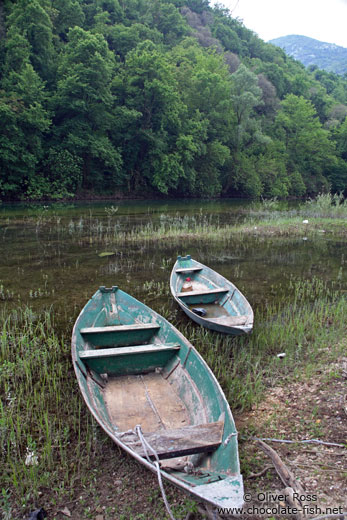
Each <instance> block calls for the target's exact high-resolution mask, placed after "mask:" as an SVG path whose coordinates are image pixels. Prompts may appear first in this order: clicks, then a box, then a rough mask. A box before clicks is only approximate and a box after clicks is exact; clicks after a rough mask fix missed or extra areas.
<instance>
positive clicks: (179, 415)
mask: <svg viewBox="0 0 347 520" xmlns="http://www.w3.org/2000/svg"><path fill="white" fill-rule="evenodd" d="M104 396H105V402H106V406H107V409H108V413H109V415H110V418H111V420H112V422H113V424H114V425H115V426H117V427H118V431H127V430H129V429H133V428H135V426H136V425H137V424H140V425H141V428H142V431H143V432H155V431H158V430H162V429H173V428H182V427H184V426H188V425H189V416H188V412H187V409H186V408H185V406H184V404H183V403H182V401H181V400H180V399H179V397H178V396H177V395H176V393H175V392H174V391H173V388H172V386H171V385H170V383H169V382H168V381H167V380H165V379H164V378H163V377H162V375H161V374H157V373H154V372H151V373H149V374H143V375H131V376H119V377H114V378H111V379H109V381H108V383H107V385H106V388H105V390H104Z"/></svg>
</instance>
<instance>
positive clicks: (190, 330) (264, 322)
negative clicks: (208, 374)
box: [183, 278, 347, 410]
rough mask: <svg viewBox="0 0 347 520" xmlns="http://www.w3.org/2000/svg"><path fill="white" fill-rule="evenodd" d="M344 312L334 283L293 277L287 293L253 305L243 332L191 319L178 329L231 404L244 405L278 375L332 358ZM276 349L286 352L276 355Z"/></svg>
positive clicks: (296, 372)
mask: <svg viewBox="0 0 347 520" xmlns="http://www.w3.org/2000/svg"><path fill="white" fill-rule="evenodd" d="M346 313H347V300H346V298H345V296H344V293H343V292H340V291H339V285H338V283H337V284H327V283H326V282H323V281H322V280H320V279H318V278H313V279H312V280H295V279H292V281H291V284H290V290H289V294H288V292H287V293H286V294H283V295H282V297H281V298H280V299H279V300H278V302H277V303H276V304H273V305H268V306H267V307H266V308H264V309H259V310H258V309H255V327H254V330H253V332H252V334H250V335H248V336H239V337H232V336H225V335H222V334H215V333H213V332H210V331H208V330H207V329H203V328H201V327H196V326H194V325H193V324H191V323H189V324H188V325H186V327H185V329H184V331H183V333H184V334H185V335H186V337H187V338H188V339H189V340H190V341H191V342H192V343H193V344H194V345H195V346H196V347H197V348H198V350H199V351H200V353H201V354H202V356H203V357H204V359H205V360H206V362H207V363H208V364H209V366H210V367H211V368H212V370H213V372H214V373H215V375H216V377H217V379H218V380H219V382H220V383H221V385H222V387H223V389H224V391H225V393H226V396H227V398H228V400H229V403H230V405H231V408H232V409H233V410H237V409H239V410H246V409H249V408H250V407H251V406H252V405H253V404H255V403H257V402H260V401H261V399H262V396H263V394H264V391H265V389H266V388H267V387H268V386H272V385H273V384H276V381H278V379H279V378H281V379H283V378H289V379H291V378H294V377H302V374H303V372H304V371H303V367H308V366H311V367H312V369H313V371H314V367H315V366H316V362H317V359H320V358H321V357H322V355H323V354H324V355H327V356H332V357H333V358H334V357H335V356H336V355H337V354H336V348H337V345H338V342H339V339H340V338H341V336H343V335H344V334H345V316H346ZM327 345H330V348H329V349H327ZM279 353H285V357H284V358H282V359H281V358H278V357H277V354H279Z"/></svg>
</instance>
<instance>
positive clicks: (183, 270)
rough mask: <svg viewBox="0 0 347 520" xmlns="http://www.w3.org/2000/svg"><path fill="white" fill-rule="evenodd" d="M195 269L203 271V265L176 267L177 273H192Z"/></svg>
mask: <svg viewBox="0 0 347 520" xmlns="http://www.w3.org/2000/svg"><path fill="white" fill-rule="evenodd" d="M193 271H202V267H180V268H179V269H176V270H175V272H176V273H179V274H180V273H190V272H193Z"/></svg>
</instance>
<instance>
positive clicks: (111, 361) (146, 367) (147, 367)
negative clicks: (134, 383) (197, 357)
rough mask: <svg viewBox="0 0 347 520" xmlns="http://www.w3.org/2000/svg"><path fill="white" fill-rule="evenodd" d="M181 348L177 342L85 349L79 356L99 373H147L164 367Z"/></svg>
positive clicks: (115, 374) (116, 374)
mask: <svg viewBox="0 0 347 520" xmlns="http://www.w3.org/2000/svg"><path fill="white" fill-rule="evenodd" d="M179 349H180V346H179V345H175V344H166V345H164V344H152V345H135V346H131V347H115V348H105V349H102V348H100V349H93V350H83V351H81V352H79V357H80V359H81V361H83V363H85V364H86V365H87V366H88V367H89V368H90V369H91V370H94V371H95V372H96V373H97V374H108V375H114V376H118V375H130V374H145V373H148V372H154V371H155V370H156V369H157V368H162V367H164V366H165V365H166V363H167V362H168V361H169V359H171V358H172V357H173V356H174V355H175V354H176V353H177V352H178V351H179Z"/></svg>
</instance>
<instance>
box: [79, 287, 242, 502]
mask: <svg viewBox="0 0 347 520" xmlns="http://www.w3.org/2000/svg"><path fill="white" fill-rule="evenodd" d="M72 359H73V365H74V369H75V372H76V376H77V380H78V383H79V386H80V390H81V392H82V395H83V397H84V400H85V402H86V404H87V406H88V408H89V410H90V411H91V413H92V414H93V416H94V417H95V419H96V420H97V421H98V423H99V424H100V426H101V427H102V428H103V429H104V430H105V432H106V433H107V434H108V435H109V436H110V437H111V438H112V439H113V440H114V442H116V443H117V444H118V445H119V446H121V447H122V448H123V449H124V450H125V451H127V452H128V453H129V454H131V455H132V456H133V457H134V458H135V459H136V460H137V461H139V462H141V463H142V464H143V465H144V466H146V467H147V468H148V469H149V470H151V471H153V472H155V471H156V470H157V469H156V465H155V464H156V463H155V462H153V460H155V458H156V457H158V459H160V472H161V475H162V476H163V477H165V478H166V479H167V480H168V481H170V482H171V483H173V484H175V485H176V486H178V487H180V488H181V489H183V490H184V491H186V492H188V493H190V494H191V495H193V496H194V497H195V498H196V499H197V500H198V501H202V502H207V503H209V504H210V505H213V506H218V507H240V506H242V503H243V498H242V497H243V484H242V476H241V475H240V467H239V458H238V445H237V433H236V429H235V424H234V421H233V417H232V414H231V411H230V407H229V404H228V402H227V400H226V398H225V396H224V394H223V392H222V390H221V388H220V386H219V384H218V382H217V380H216V378H215V377H214V375H213V374H212V372H211V370H210V369H209V367H208V366H207V365H206V363H205V362H204V360H203V359H202V358H201V356H200V355H199V354H198V352H197V351H196V350H195V348H194V347H193V346H192V345H191V344H190V343H189V342H188V340H187V339H186V338H185V337H184V336H183V335H182V334H181V333H180V332H179V331H178V330H177V329H175V328H174V327H173V326H172V325H171V324H170V323H169V322H168V321H167V320H165V319H164V318H163V317H162V316H160V315H159V314H157V313H156V312H154V311H153V310H152V309H150V308H149V307H147V306H146V305H144V304H143V303H141V302H139V301H137V300H136V299H135V298H133V297H132V296H129V295H128V294H127V293H125V292H123V291H121V290H120V289H118V288H117V287H112V288H110V289H107V288H105V287H100V288H99V290H98V291H97V292H96V293H95V294H94V296H93V297H92V298H91V299H90V300H89V302H88V303H87V304H86V306H85V307H84V308H83V310H82V312H81V313H80V315H79V317H78V318H77V321H76V323H75V325H74V329H73V334H72ZM138 425H139V426H140V427H141V429H140V431H139V428H137V426H138ZM140 432H141V433H142V435H143V438H144V439H145V441H146V442H147V443H148V444H149V445H150V447H151V449H150V450H149V449H148V450H146V448H145V446H146V444H145V445H144V442H143V439H142V441H141V437H142V435H141V434H140ZM146 451H147V457H148V458H146ZM157 467H158V466H157Z"/></svg>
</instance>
